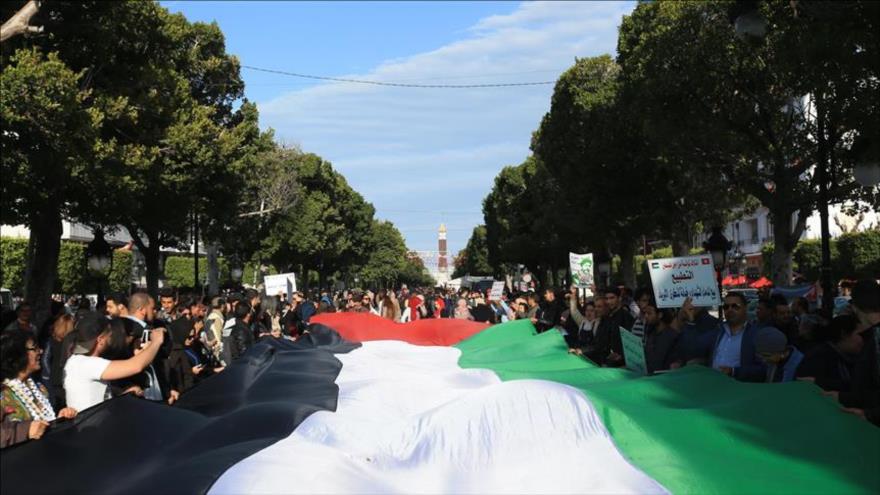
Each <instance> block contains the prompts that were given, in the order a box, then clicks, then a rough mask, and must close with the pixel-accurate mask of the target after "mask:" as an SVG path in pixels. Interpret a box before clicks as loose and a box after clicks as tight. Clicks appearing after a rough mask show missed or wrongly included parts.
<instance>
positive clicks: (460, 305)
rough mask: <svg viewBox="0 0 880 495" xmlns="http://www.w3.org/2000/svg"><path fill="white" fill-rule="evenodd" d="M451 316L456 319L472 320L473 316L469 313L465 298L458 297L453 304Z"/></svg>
mask: <svg viewBox="0 0 880 495" xmlns="http://www.w3.org/2000/svg"><path fill="white" fill-rule="evenodd" d="M453 318H455V319H457V320H471V321H473V319H474V316H473V315H472V314H471V309H470V308H469V307H468V303H467V299H465V298H463V297H460V298H458V301H457V302H456V304H455V313H454V315H453Z"/></svg>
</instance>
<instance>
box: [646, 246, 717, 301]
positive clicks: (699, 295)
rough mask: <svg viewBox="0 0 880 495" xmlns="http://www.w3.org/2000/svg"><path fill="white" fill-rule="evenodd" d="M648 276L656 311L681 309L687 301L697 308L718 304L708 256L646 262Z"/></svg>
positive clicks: (715, 281)
mask: <svg viewBox="0 0 880 495" xmlns="http://www.w3.org/2000/svg"><path fill="white" fill-rule="evenodd" d="M648 273H650V274H651V284H652V285H653V286H654V298H655V299H656V300H657V307H658V308H680V307H681V305H682V303H684V300H685V299H687V298H689V297H690V298H691V301H693V303H694V306H698V307H700V306H702V307H709V306H718V305H720V304H721V295H720V294H719V293H718V281H717V280H716V279H715V266H714V265H712V256H710V255H708V254H704V255H699V256H685V257H682V258H663V259H659V260H648Z"/></svg>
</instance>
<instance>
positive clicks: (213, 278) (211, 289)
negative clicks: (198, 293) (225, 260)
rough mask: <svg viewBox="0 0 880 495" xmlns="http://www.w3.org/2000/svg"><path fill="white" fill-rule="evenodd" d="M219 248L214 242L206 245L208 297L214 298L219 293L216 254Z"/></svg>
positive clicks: (218, 272) (218, 265)
mask: <svg viewBox="0 0 880 495" xmlns="http://www.w3.org/2000/svg"><path fill="white" fill-rule="evenodd" d="M219 249H220V248H219V246H218V245H217V243H216V242H211V243H208V245H207V246H206V247H205V254H206V256H207V258H208V295H209V296H216V295H217V294H219V293H220V263H219V261H220V260H219V258H218V256H217V253H218V251H219Z"/></svg>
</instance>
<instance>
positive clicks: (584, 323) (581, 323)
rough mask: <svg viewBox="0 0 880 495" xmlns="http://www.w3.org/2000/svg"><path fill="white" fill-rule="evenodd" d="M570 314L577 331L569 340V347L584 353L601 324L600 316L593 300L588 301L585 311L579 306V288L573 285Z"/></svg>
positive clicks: (569, 307)
mask: <svg viewBox="0 0 880 495" xmlns="http://www.w3.org/2000/svg"><path fill="white" fill-rule="evenodd" d="M568 311H569V316H570V318H571V319H572V321H574V324H575V325H576V326H577V332H576V333H575V336H574V339H570V340H569V347H570V348H572V349H573V350H574V352H575V353H577V354H583V351H584V348H586V347H587V346H589V345H590V344H591V343H592V342H593V339H594V338H595V335H596V333H595V332H596V328H597V327H598V326H599V317H598V315H597V314H596V306H595V304H594V303H592V302H588V303H587V304H586V305H585V306H584V311H583V313H582V312H581V311H580V309H579V308H578V289H577V287H572V288H571V291H570V293H569V298H568Z"/></svg>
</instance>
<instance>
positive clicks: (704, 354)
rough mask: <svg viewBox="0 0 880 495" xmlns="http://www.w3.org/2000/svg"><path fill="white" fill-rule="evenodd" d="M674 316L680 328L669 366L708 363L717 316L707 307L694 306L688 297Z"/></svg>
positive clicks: (713, 342) (676, 366)
mask: <svg viewBox="0 0 880 495" xmlns="http://www.w3.org/2000/svg"><path fill="white" fill-rule="evenodd" d="M746 314H748V313H747V312H746ZM676 318H677V319H678V322H677V323H676V327H677V328H679V329H681V330H680V331H681V335H680V336H679V339H678V342H677V343H676V345H675V349H674V351H673V361H672V363H671V364H670V368H673V369H674V368H679V367H681V366H685V365H688V364H703V365H708V364H709V363H708V362H707V360H708V356H709V354H710V353H711V352H712V348H713V346H714V345H715V339H716V337H717V336H718V332H719V325H720V322H719V320H718V318H715V317H714V316H712V315H710V314H709V311H708V309H707V308H702V307H696V306H694V304H693V301H692V300H691V299H690V298H687V299H685V301H684V303H683V304H682V307H681V309H680V310H679V311H678V315H677V316H676Z"/></svg>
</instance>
